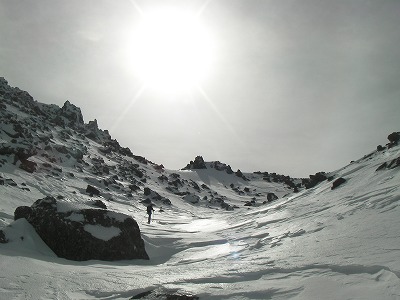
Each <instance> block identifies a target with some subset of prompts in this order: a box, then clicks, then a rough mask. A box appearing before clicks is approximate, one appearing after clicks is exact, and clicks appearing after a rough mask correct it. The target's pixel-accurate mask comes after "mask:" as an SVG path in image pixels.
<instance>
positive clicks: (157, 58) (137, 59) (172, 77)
mask: <svg viewBox="0 0 400 300" xmlns="http://www.w3.org/2000/svg"><path fill="white" fill-rule="evenodd" d="M133 52H134V53H133V56H134V66H133V67H134V68H135V70H134V71H135V72H136V74H137V75H138V76H139V78H140V79H141V80H142V81H143V83H144V85H145V86H146V87H147V88H152V89H155V90H157V91H161V92H173V93H175V92H181V91H185V90H188V89H192V88H194V87H195V86H196V85H198V84H199V83H200V82H201V81H202V80H204V79H205V78H206V76H207V74H208V73H209V71H210V67H211V64H212V60H213V54H214V53H213V43H212V41H211V38H210V36H209V35H208V33H207V32H206V29H205V27H204V26H202V24H201V23H200V21H199V19H198V16H196V15H191V14H189V13H184V12H180V11H173V10H160V11H157V12H153V13H151V14H144V15H143V19H142V22H141V23H140V25H139V26H138V28H137V30H136V33H135V36H134V45H133Z"/></svg>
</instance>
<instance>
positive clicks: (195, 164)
mask: <svg viewBox="0 0 400 300" xmlns="http://www.w3.org/2000/svg"><path fill="white" fill-rule="evenodd" d="M193 169H207V167H206V164H205V162H204V159H203V157H202V156H200V155H198V156H196V158H195V159H194V161H192V160H191V161H190V163H188V164H187V165H186V167H184V168H183V170H193Z"/></svg>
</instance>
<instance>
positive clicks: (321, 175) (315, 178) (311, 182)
mask: <svg viewBox="0 0 400 300" xmlns="http://www.w3.org/2000/svg"><path fill="white" fill-rule="evenodd" d="M326 179H328V177H327V176H326V174H325V172H318V173H315V174H314V175H310V179H304V180H303V183H304V185H305V187H306V189H310V188H312V187H314V186H316V185H317V184H319V183H320V182H322V181H325V180H326Z"/></svg>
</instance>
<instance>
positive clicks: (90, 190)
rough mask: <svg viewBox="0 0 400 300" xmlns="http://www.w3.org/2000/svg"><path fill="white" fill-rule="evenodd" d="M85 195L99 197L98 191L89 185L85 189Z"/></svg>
mask: <svg viewBox="0 0 400 300" xmlns="http://www.w3.org/2000/svg"><path fill="white" fill-rule="evenodd" d="M86 193H88V194H89V195H90V196H94V195H96V196H100V191H99V190H98V189H96V188H95V187H94V186H91V185H90V184H89V185H88V186H87V187H86Z"/></svg>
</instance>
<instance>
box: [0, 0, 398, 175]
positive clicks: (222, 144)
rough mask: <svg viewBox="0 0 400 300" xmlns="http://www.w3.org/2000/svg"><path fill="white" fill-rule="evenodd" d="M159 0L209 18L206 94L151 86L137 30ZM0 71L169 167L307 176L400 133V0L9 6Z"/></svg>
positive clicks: (17, 0) (3, 15)
mask: <svg viewBox="0 0 400 300" xmlns="http://www.w3.org/2000/svg"><path fill="white" fill-rule="evenodd" d="M161 3H162V4H163V5H164V6H171V7H174V9H177V10H180V9H185V10H188V11H193V12H201V13H200V17H199V18H200V21H201V23H202V24H203V25H204V28H205V30H207V32H208V34H209V35H210V37H211V38H212V41H213V49H214V59H213V62H212V64H211V66H210V70H209V72H208V75H207V76H206V77H205V79H204V80H203V81H202V82H201V85H200V86H201V89H192V90H190V93H189V92H188V93H177V94H168V95H166V94H164V93H163V92H157V91H155V90H152V89H144V90H143V89H142V88H143V84H142V83H141V81H140V80H139V78H138V77H137V75H136V73H135V64H134V63H132V61H133V60H134V58H133V57H132V55H133V54H132V53H133V51H132V47H134V46H132V36H133V32H134V31H135V28H137V26H138V24H139V21H140V19H141V18H142V14H141V13H140V12H139V11H142V13H146V12H147V11H151V10H153V9H155V8H157V7H158V6H160V4H161ZM0 76H4V77H5V78H6V79H7V80H8V81H9V83H10V85H12V86H18V87H20V88H21V89H23V90H27V91H28V92H29V93H30V94H31V95H32V96H33V97H34V98H35V99H36V100H37V101H40V102H44V103H54V104H57V105H59V106H62V105H63V103H64V102H65V101H66V100H69V101H70V102H72V103H74V104H75V105H77V106H79V107H80V108H81V109H82V113H83V115H84V119H85V122H88V121H90V120H93V119H94V118H96V119H97V120H98V123H99V126H100V128H102V129H108V130H109V131H110V133H111V135H112V137H113V138H116V139H117V140H118V141H119V142H120V144H121V145H122V146H127V147H129V148H130V149H131V150H132V151H133V152H134V153H135V154H138V155H143V156H145V157H146V158H148V159H150V160H152V161H154V162H156V163H162V164H164V166H165V167H167V168H171V169H179V168H182V167H184V166H185V165H186V164H187V163H188V162H189V161H190V160H192V159H193V158H194V157H195V156H196V155H202V156H203V157H204V159H205V160H207V161H210V160H220V161H223V162H225V163H227V164H230V165H231V166H232V168H233V169H234V170H236V169H241V170H242V171H257V170H261V171H268V172H277V173H281V174H287V175H291V176H308V175H309V174H313V173H315V172H317V171H333V170H335V169H338V168H340V167H342V166H344V165H345V164H347V163H349V162H350V161H351V160H355V159H358V158H360V157H361V156H363V155H364V154H367V153H368V152H370V151H372V150H374V149H375V147H376V146H377V145H378V144H385V143H386V142H387V140H386V137H387V135H388V134H389V133H391V132H393V131H400V118H399V117H400V1H398V0H375V1H367V0H365V1H361V0H338V1H337V0H251V1H249V0H211V1H200V0H197V1H194V0H193V1H191V0H182V1H167V0H162V1H161V0H160V1H150V0H147V1H144V0H142V1H139V0H136V1H133V0H131V1H129V0H119V1H115V0H84V1H82V0H79V1H78V0H68V1H66V0H65V1H60V0H35V1H28V0H0Z"/></svg>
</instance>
